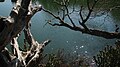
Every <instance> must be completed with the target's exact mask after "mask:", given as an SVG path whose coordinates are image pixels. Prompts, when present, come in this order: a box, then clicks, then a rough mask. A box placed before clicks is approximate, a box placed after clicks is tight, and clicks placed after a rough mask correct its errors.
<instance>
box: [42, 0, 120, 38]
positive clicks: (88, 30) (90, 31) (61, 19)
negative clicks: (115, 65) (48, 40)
mask: <svg viewBox="0 0 120 67" xmlns="http://www.w3.org/2000/svg"><path fill="white" fill-rule="evenodd" d="M63 1H64V0H63ZM97 2H98V0H94V3H93V5H92V6H90V4H89V0H87V7H88V14H87V16H86V17H85V18H84V17H83V15H82V11H83V6H81V9H80V11H79V16H80V19H81V21H79V22H78V23H79V24H80V25H81V26H82V27H80V26H77V25H75V24H74V23H75V22H73V20H72V18H71V17H70V15H69V10H68V4H61V3H60V2H57V4H58V5H61V7H63V6H64V7H65V9H64V11H63V17H60V16H57V15H55V14H53V13H52V12H50V11H49V10H46V9H44V8H43V9H42V10H43V11H45V12H47V13H49V14H50V15H52V16H53V17H54V18H56V19H57V20H58V21H59V22H58V23H49V24H50V25H52V26H63V27H67V28H69V29H71V30H74V31H79V32H82V33H86V34H90V35H94V36H98V37H103V38H106V39H114V38H116V39H120V33H119V32H107V31H102V30H97V29H91V28H88V27H87V26H86V24H85V23H86V22H87V20H88V19H89V17H90V15H91V13H92V12H93V9H94V7H95V5H96V3H97ZM65 11H67V13H66V14H65ZM74 12H75V11H74ZM66 15H67V16H68V19H69V20H70V22H71V23H72V25H71V24H68V23H67V22H65V21H64V18H65V17H66Z"/></svg>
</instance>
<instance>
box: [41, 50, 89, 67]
mask: <svg viewBox="0 0 120 67" xmlns="http://www.w3.org/2000/svg"><path fill="white" fill-rule="evenodd" d="M89 66H90V64H89V60H88V58H87V57H85V56H78V55H77V54H76V55H72V54H66V53H64V52H63V51H62V50H58V52H57V53H56V54H48V55H47V56H46V58H44V59H43V63H41V65H40V67H89Z"/></svg>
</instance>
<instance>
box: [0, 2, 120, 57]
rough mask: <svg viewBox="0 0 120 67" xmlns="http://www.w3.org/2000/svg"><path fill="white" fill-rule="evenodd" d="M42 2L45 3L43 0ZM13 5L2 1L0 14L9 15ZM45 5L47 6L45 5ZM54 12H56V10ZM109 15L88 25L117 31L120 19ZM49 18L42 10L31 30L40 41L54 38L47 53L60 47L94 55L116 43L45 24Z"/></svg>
mask: <svg viewBox="0 0 120 67" xmlns="http://www.w3.org/2000/svg"><path fill="white" fill-rule="evenodd" d="M40 3H41V4H43V3H42V2H40ZM47 3H48V2H47ZM48 5H49V4H48ZM12 6H13V4H12V3H11V2H10V0H6V1H5V2H3V3H0V15H1V16H8V15H9V13H10V11H11V9H12ZM43 7H46V6H45V5H43ZM46 8H47V7H46ZM53 12H54V13H55V12H56V11H53ZM109 15H110V16H108V17H106V16H107V14H104V15H100V16H97V17H94V18H92V19H89V21H88V22H87V25H88V26H89V27H91V28H97V29H101V30H106V31H111V32H113V31H115V24H120V21H119V20H116V18H118V17H115V16H113V15H115V13H113V14H111V13H109ZM72 17H73V18H75V19H77V15H72ZM48 19H51V16H50V15H49V14H47V13H45V12H43V11H40V12H38V13H37V14H36V15H35V16H34V17H33V18H32V20H31V22H32V26H31V31H32V34H33V36H34V37H35V39H36V40H37V41H38V42H43V41H44V40H47V39H50V40H52V42H51V43H50V44H49V45H48V46H46V47H45V51H44V52H45V53H51V52H56V51H57V50H58V49H64V50H65V51H66V52H70V53H71V54H72V53H73V54H75V53H78V54H87V55H89V56H93V55H95V54H96V53H98V51H99V50H102V49H103V48H104V47H105V46H106V45H113V44H114V43H115V40H116V39H104V38H101V37H96V36H92V35H88V34H82V33H81V32H76V31H72V30H70V29H68V28H65V27H52V26H50V25H48V24H47V25H45V24H46V20H48ZM44 25H45V26H44ZM19 44H20V45H21V46H22V44H23V35H21V37H20V38H19Z"/></svg>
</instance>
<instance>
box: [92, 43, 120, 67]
mask: <svg viewBox="0 0 120 67" xmlns="http://www.w3.org/2000/svg"><path fill="white" fill-rule="evenodd" d="M93 58H94V60H95V62H96V65H97V66H98V67H120V41H118V42H116V43H115V46H114V47H113V46H106V47H105V49H104V50H103V51H100V52H99V54H98V55H97V56H94V57H93Z"/></svg>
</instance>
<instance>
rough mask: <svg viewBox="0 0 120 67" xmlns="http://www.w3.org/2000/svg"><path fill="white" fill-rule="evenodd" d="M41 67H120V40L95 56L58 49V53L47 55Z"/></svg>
mask: <svg viewBox="0 0 120 67" xmlns="http://www.w3.org/2000/svg"><path fill="white" fill-rule="evenodd" d="M39 67H120V41H117V42H116V43H115V45H114V46H109V45H108V46H106V47H105V48H104V49H103V50H101V51H99V53H98V54H97V55H96V56H93V58H89V57H86V56H85V55H80V56H79V55H77V54H76V55H72V54H70V53H68V54H66V53H64V50H58V52H57V53H56V54H55V53H52V54H48V55H45V56H44V57H43V59H42V61H41V63H40V64H39Z"/></svg>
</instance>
